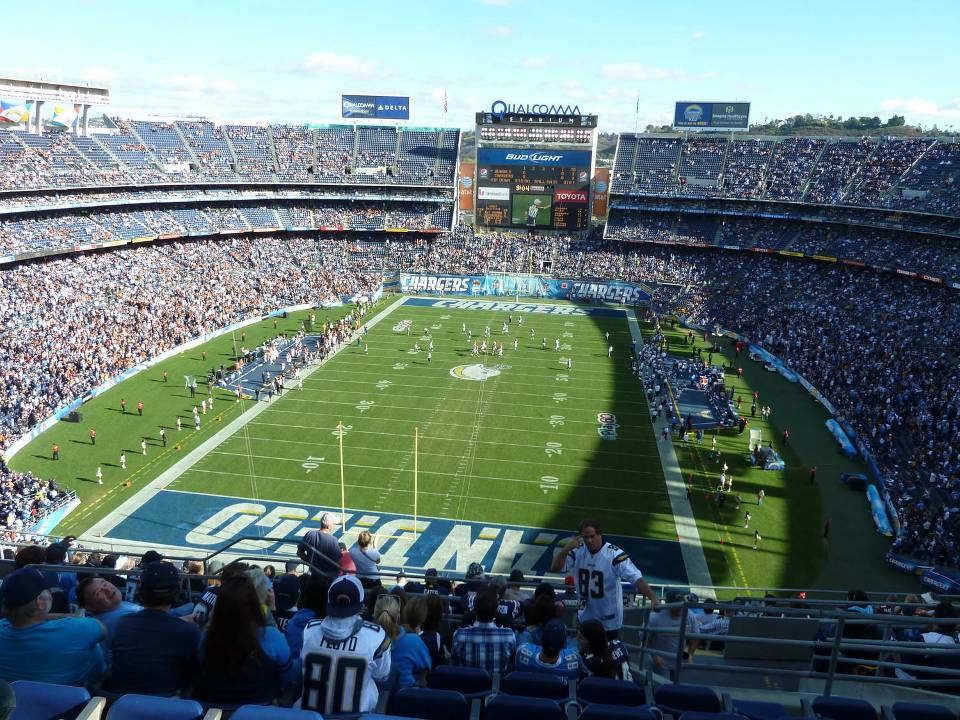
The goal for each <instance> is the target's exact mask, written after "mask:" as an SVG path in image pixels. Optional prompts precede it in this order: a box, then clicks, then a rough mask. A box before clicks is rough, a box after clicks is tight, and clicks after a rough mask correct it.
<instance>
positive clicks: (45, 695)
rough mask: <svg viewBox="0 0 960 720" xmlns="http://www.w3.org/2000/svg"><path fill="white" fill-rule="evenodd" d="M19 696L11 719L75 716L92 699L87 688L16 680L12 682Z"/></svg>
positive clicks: (50, 718)
mask: <svg viewBox="0 0 960 720" xmlns="http://www.w3.org/2000/svg"><path fill="white" fill-rule="evenodd" d="M10 687H12V688H13V693H14V695H15V696H16V698H17V709H16V710H14V711H13V715H12V716H11V720H52V719H53V718H61V717H70V718H72V717H75V716H76V715H77V714H78V713H79V712H80V711H81V710H82V709H83V707H84V706H85V705H86V704H87V702H88V701H89V700H90V693H88V692H87V690H86V688H79V687H71V686H69V685H53V684H51V683H42V682H31V681H29V680H16V681H14V682H12V683H10Z"/></svg>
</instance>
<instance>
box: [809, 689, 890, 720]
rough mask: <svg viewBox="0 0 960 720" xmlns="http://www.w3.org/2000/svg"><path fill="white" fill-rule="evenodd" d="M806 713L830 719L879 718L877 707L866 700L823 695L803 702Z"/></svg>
mask: <svg viewBox="0 0 960 720" xmlns="http://www.w3.org/2000/svg"><path fill="white" fill-rule="evenodd" d="M802 705H803V708H804V714H805V715H808V716H816V717H822V718H830V720H877V709H876V708H875V707H874V706H873V705H871V704H870V703H868V702H867V701H866V700H860V699H858V698H845V697H837V696H835V695H831V696H830V697H827V696H825V695H821V696H820V697H817V698H814V699H813V702H812V703H810V704H809V711H808V710H807V708H808V704H807V702H806V701H803V702H802Z"/></svg>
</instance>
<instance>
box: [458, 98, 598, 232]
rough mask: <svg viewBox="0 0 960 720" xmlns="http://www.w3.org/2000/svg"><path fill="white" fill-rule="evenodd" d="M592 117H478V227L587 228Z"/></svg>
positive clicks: (593, 143) (593, 144)
mask: <svg viewBox="0 0 960 720" xmlns="http://www.w3.org/2000/svg"><path fill="white" fill-rule="evenodd" d="M596 127H597V117H596V115H535V114H515V113H514V114H511V113H505V114H502V115H497V114H494V113H477V134H476V138H477V162H476V173H477V175H476V182H475V183H474V187H475V188H476V201H475V204H474V208H475V220H476V223H477V224H478V225H481V226H486V227H500V228H513V229H517V230H520V229H527V230H557V231H568V232H578V231H582V230H586V229H588V228H589V227H590V210H591V204H590V180H591V178H592V177H593V162H594V155H595V149H596Z"/></svg>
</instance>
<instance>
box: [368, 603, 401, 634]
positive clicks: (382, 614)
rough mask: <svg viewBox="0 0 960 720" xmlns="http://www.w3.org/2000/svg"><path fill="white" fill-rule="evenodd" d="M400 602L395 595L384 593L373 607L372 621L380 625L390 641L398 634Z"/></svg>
mask: <svg viewBox="0 0 960 720" xmlns="http://www.w3.org/2000/svg"><path fill="white" fill-rule="evenodd" d="M400 610H401V602H400V598H399V597H398V596H397V595H389V594H386V593H384V594H383V595H380V596H379V597H377V603H376V605H374V607H373V621H374V622H375V623H377V624H378V625H379V626H380V627H382V628H383V629H384V630H385V631H386V633H387V637H388V638H390V640H391V642H392V641H393V640H396V639H397V637H398V636H399V635H400Z"/></svg>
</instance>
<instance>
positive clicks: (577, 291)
mask: <svg viewBox="0 0 960 720" xmlns="http://www.w3.org/2000/svg"><path fill="white" fill-rule="evenodd" d="M400 290H401V292H404V293H431V294H433V293H436V294H438V295H440V294H454V295H470V296H473V297H483V296H487V297H489V296H493V297H500V296H502V297H509V296H511V295H513V296H516V295H523V296H525V297H537V298H552V299H556V300H584V301H588V302H610V303H618V304H623V305H644V304H646V303H649V302H650V292H649V290H648V289H647V288H645V287H644V286H642V285H637V284H635V283H628V282H622V281H620V280H573V279H570V278H552V277H546V276H543V275H510V274H506V273H504V274H502V275H432V274H426V273H401V275H400Z"/></svg>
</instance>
